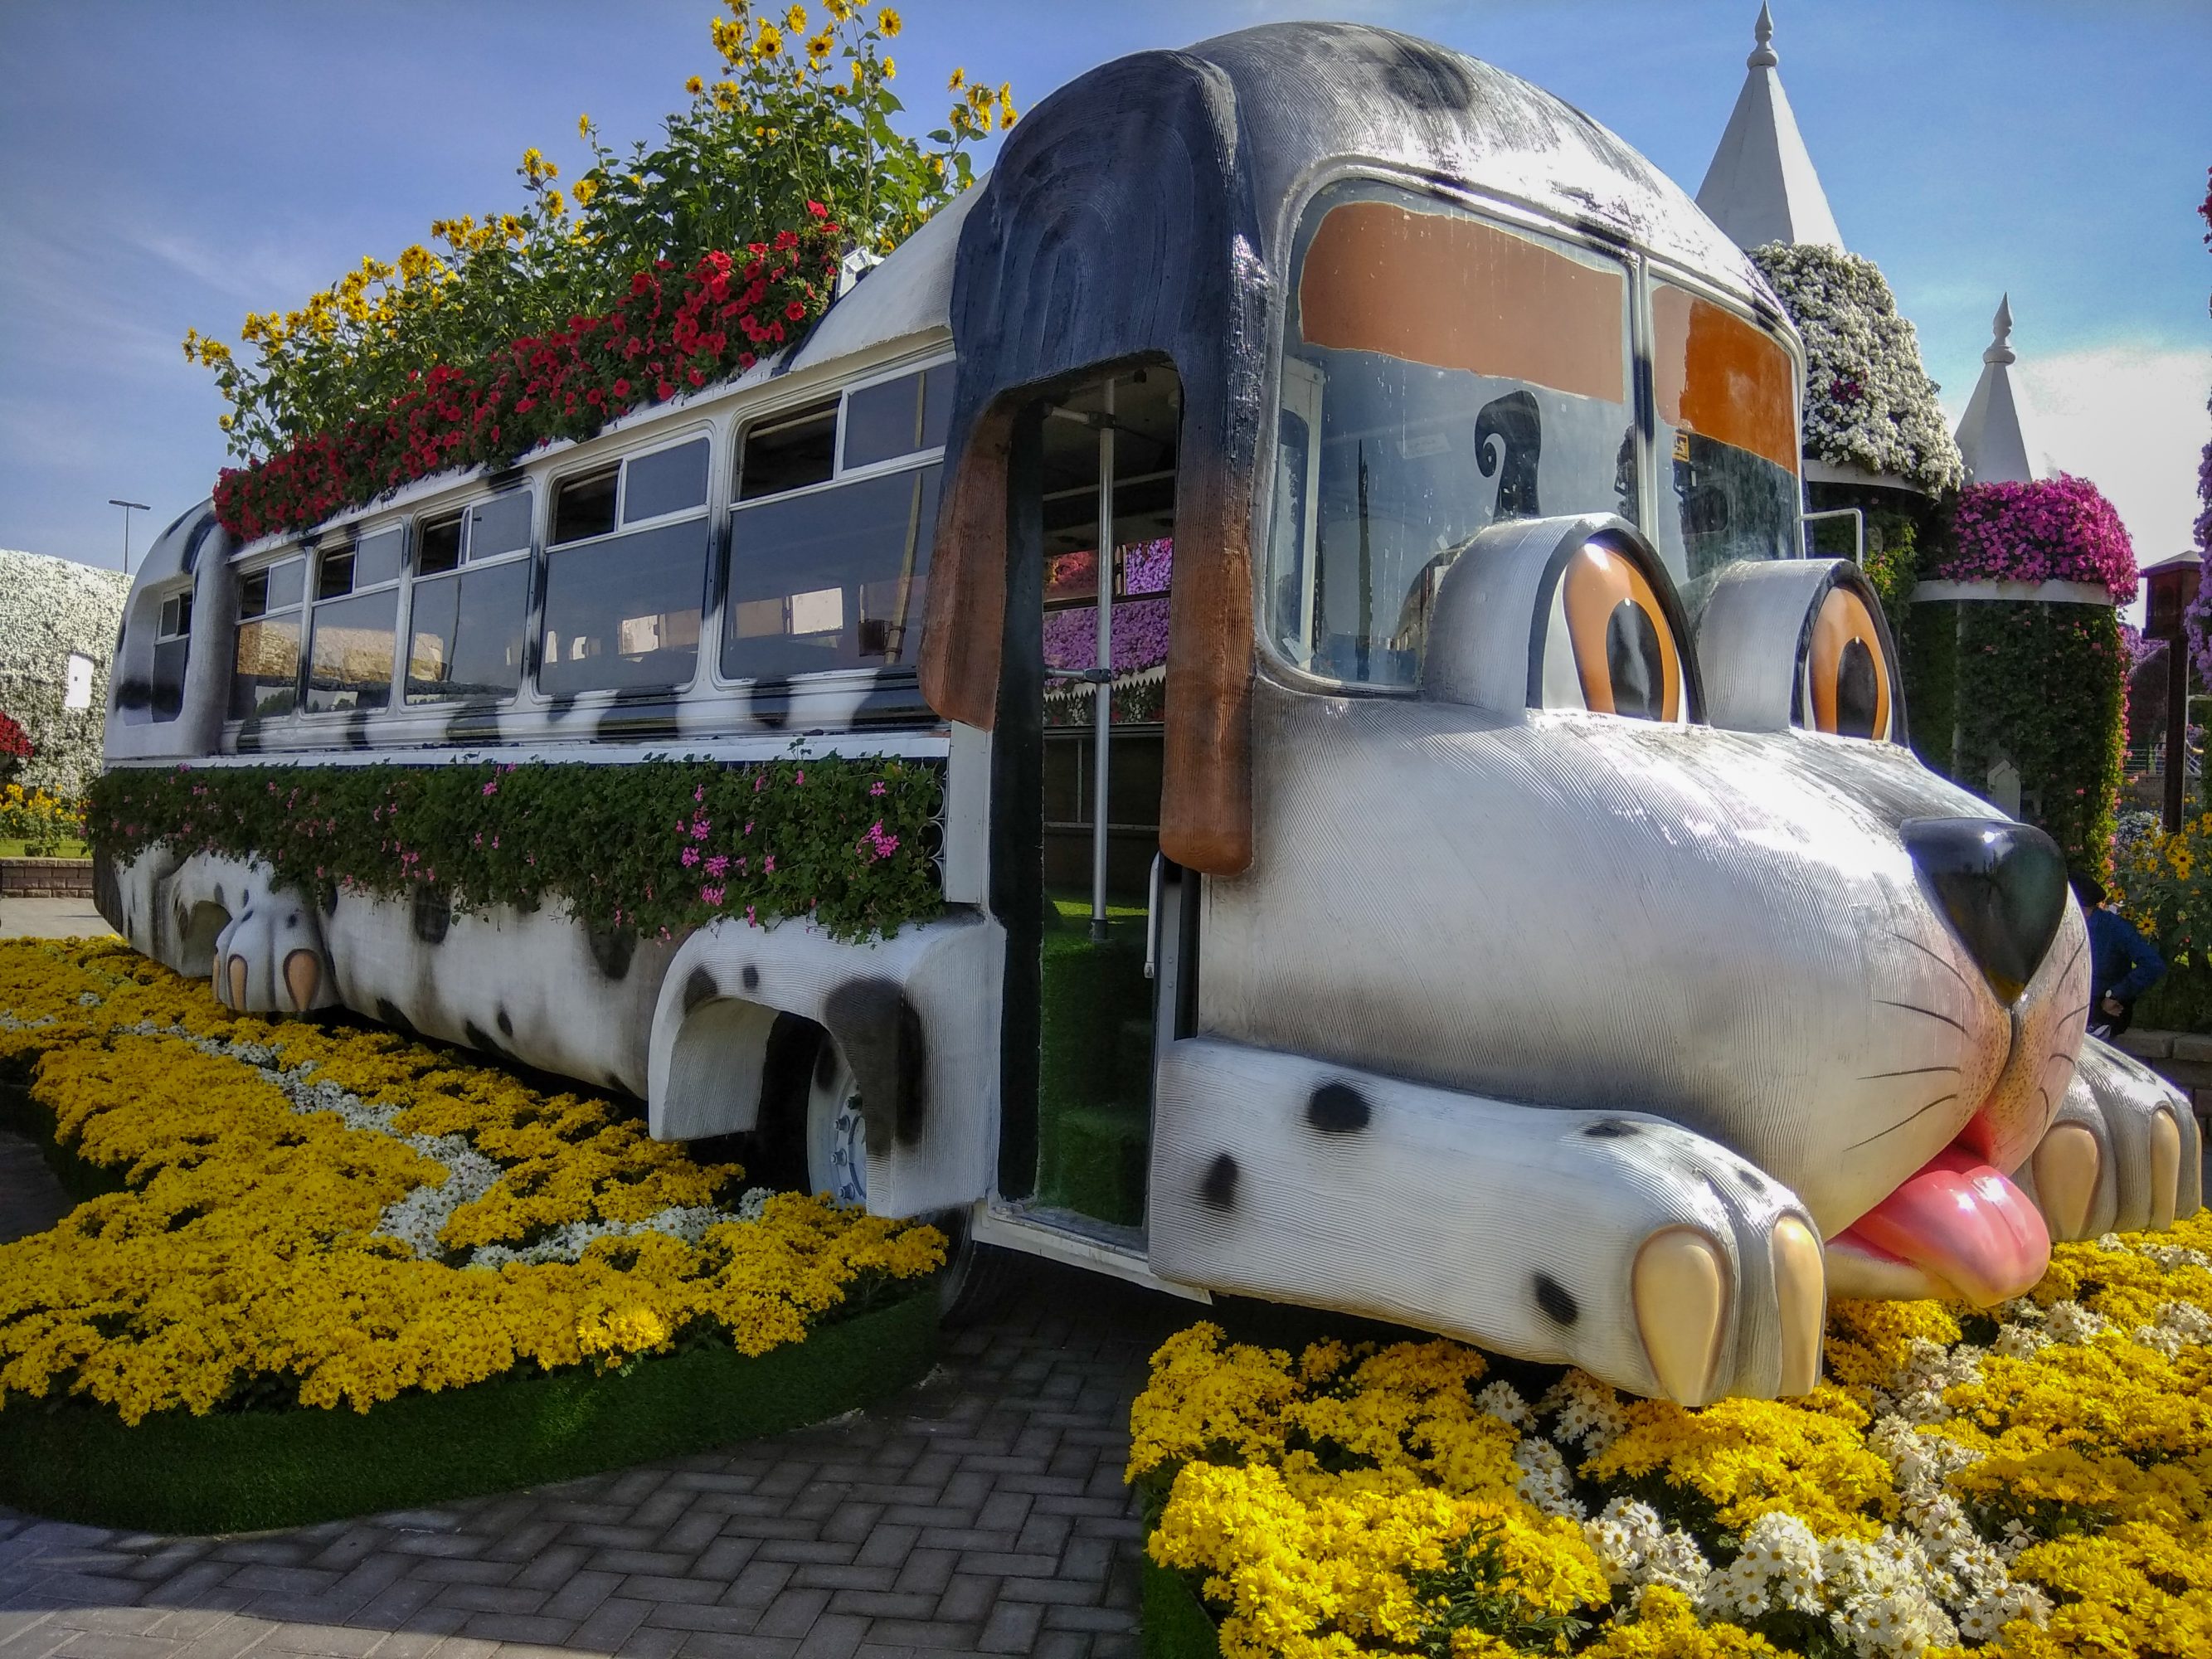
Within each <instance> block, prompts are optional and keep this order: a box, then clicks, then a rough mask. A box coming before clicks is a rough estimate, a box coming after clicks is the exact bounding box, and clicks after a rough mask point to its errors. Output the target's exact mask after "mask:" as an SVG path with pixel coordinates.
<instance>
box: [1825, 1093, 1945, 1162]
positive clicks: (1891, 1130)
mask: <svg viewBox="0 0 2212 1659" xmlns="http://www.w3.org/2000/svg"><path fill="white" fill-rule="evenodd" d="M1958 1097H1959V1095H1958V1091H1956V1090H1954V1091H1952V1092H1950V1093H1949V1094H1948V1095H1938V1096H1936V1098H1935V1099H1933V1100H1931V1101H1929V1103H1927V1104H1926V1105H1925V1106H1923V1107H1922V1108H1921V1109H1919V1110H1918V1111H1917V1112H1915V1113H1913V1114H1912V1115H1911V1116H1910V1117H1904V1118H1899V1120H1898V1121H1896V1122H1894V1123H1893V1124H1891V1125H1890V1126H1889V1127H1887V1129H1877V1130H1876V1131H1875V1133H1872V1134H1870V1135H1869V1136H1868V1137H1867V1138H1866V1139H1864V1140H1854V1141H1853V1142H1851V1144H1850V1146H1846V1147H1844V1151H1845V1152H1857V1150H1858V1149H1859V1148H1860V1147H1862V1146H1870V1145H1872V1144H1873V1143H1874V1142H1875V1141H1877V1140H1880V1139H1881V1138H1882V1137H1883V1136H1884V1135H1893V1134H1895V1133H1897V1132H1898V1131H1899V1129H1902V1128H1903V1127H1905V1125H1906V1124H1908V1123H1911V1122H1914V1121H1917V1120H1918V1119H1920V1118H1923V1117H1925V1116H1927V1115H1928V1114H1929V1113H1930V1112H1932V1111H1934V1110H1935V1109H1936V1108H1937V1107H1938V1106H1941V1105H1942V1104H1943V1103H1946V1102H1947V1101H1953V1100H1956V1099H1957V1098H1958Z"/></svg>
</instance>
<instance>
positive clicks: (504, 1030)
mask: <svg viewBox="0 0 2212 1659" xmlns="http://www.w3.org/2000/svg"><path fill="white" fill-rule="evenodd" d="M495 1024H497V1025H498V1026H499V1030H500V1035H501V1036H513V1035H514V1022H513V1020H511V1019H509V1018H507V1010H506V1009H504V1008H502V1009H501V1010H500V1011H499V1016H498V1018H497V1020H496V1021H495Z"/></svg>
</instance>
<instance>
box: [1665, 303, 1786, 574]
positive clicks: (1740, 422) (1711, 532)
mask: <svg viewBox="0 0 2212 1659" xmlns="http://www.w3.org/2000/svg"><path fill="white" fill-rule="evenodd" d="M1651 380H1652V387H1651V390H1652V402H1653V404H1654V405H1655V409H1654V414H1655V416H1656V421H1657V432H1656V437H1657V441H1658V442H1657V447H1658V459H1659V513H1658V519H1659V522H1658V523H1657V524H1656V526H1652V529H1653V532H1654V533H1653V539H1654V540H1655V541H1656V543H1657V544H1658V547H1659V552H1660V555H1661V556H1662V557H1663V558H1664V559H1665V560H1666V561H1667V563H1668V568H1671V569H1672V570H1673V571H1674V574H1675V576H1676V579H1677V580H1689V581H1694V580H1697V579H1698V578H1699V577H1700V576H1704V575H1706V574H1710V573H1711V572H1712V571H1715V570H1717V569H1718V568H1720V567H1721V566H1723V565H1724V564H1728V563H1731V562H1734V561H1735V560H1739V559H1782V558H1788V557H1790V556H1793V555H1794V554H1796V552H1797V550H1798V544H1797V538H1798V535H1799V531H1798V527H1797V526H1798V518H1797V503H1798V494H1799V492H1798V483H1797V420H1796V414H1797V386H1796V375H1795V374H1793V373H1792V371H1791V368H1790V354H1789V353H1788V352H1786V351H1784V349H1782V346H1781V343H1779V342H1778V341H1777V340H1775V339H1773V338H1772V337H1771V336H1769V335H1766V334H1764V333H1762V332H1760V331H1759V330H1758V329H1756V328H1754V327H1753V326H1752V325H1751V324H1749V323H1747V322H1746V321H1745V320H1744V319H1742V318H1741V317H1739V316H1737V315H1736V314H1735V313H1734V312H1732V311H1729V310H1725V309H1723V307H1720V306H1717V305H1715V304H1714V303H1713V302H1712V301H1710V300H1706V299H1702V298H1700V297H1699V296H1698V295H1694V294H1692V293H1690V292H1689V291H1688V290H1687V289H1680V288H1677V287H1675V286H1674V284H1673V283H1653V284H1652V288H1651Z"/></svg>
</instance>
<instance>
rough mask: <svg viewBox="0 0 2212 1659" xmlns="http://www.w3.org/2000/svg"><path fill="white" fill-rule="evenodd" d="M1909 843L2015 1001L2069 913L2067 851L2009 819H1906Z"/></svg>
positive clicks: (1954, 926) (1943, 903)
mask: <svg viewBox="0 0 2212 1659" xmlns="http://www.w3.org/2000/svg"><path fill="white" fill-rule="evenodd" d="M1899 835H1901V836H1903V837H1904V839H1905V851H1906V852H1908V853H1910V854H1912V861H1913V862H1914V863H1915V864H1917V865H1918V866H1920V873H1921V874H1922V875H1923V876H1924V877H1926V878H1927V879H1928V885H1929V888H1931V889H1932V890H1934V892H1935V895H1936V904H1937V905H1938V907H1940V908H1942V912H1943V919H1944V920H1945V921H1948V922H1949V923H1950V924H1951V931H1952V932H1953V933H1956V934H1957V935H1958V936H1959V941H1960V944H1962V945H1965V946H1966V949H1967V951H1969V952H1971V953H1972V956H1973V958H1974V962H1975V964H1976V965H1977V966H1978V967H1979V968H1980V969H1981V970H1982V977H1983V978H1984V979H1986V980H1988V981H1989V982H1990V989H1991V990H1993V991H1995V992H1996V994H1997V995H1998V996H1999V997H2000V998H2002V1000H2005V1001H2007V1002H2011V1001H2014V1000H2016V999H2017V998H2018V997H2019V995H2020V994H2021V992H2022V991H2024V990H2025V989H2027V982H2028V981H2030V980H2032V979H2033V978H2034V977H2035V970H2036V968H2037V967H2038V966H2039V964H2040V963H2042V961H2043V957H2044V953H2045V951H2049V950H2050V949H2051V940H2052V939H2056V938H2057V937H2058V923H2059V921H2060V920H2061V919H2062V918H2063V916H2064V915H2065V914H2066V855H2065V854H2063V853H2061V852H2060V851H2059V850H2058V843H2057V842H2055V841H2053V840H2051V837H2050V836H2046V835H2045V834H2044V833H2043V831H2042V830H2040V829H2036V828H2035V827H2034V826H2033V825H2032V824H2026V823H2014V822H2012V820H2011V819H2009V818H1907V819H1906V820H1905V822H1904V823H1902V824H1901V825H1899Z"/></svg>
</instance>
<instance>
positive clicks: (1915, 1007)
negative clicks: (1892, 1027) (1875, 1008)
mask: <svg viewBox="0 0 2212 1659" xmlns="http://www.w3.org/2000/svg"><path fill="white" fill-rule="evenodd" d="M1875 1001H1876V1002H1877V1003H1879V1004H1881V1006H1883V1007H1885V1008H1902V1009H1904V1010H1905V1012H1907V1013H1914V1014H1925V1015H1927V1016H1928V1018H1930V1019H1940V1020H1942V1022H1943V1024H1946V1025H1948V1026H1949V1027H1950V1028H1951V1029H1952V1030H1954V1031H1965V1030H1966V1027H1965V1026H1964V1025H1962V1024H1960V1023H1959V1022H1958V1021H1957V1020H1955V1019H1954V1018H1951V1016H1950V1015H1948V1014H1939V1013H1937V1012H1936V1011H1935V1010H1934V1009H1933V1008H1923V1007H1922V1006H1920V1005H1919V1004H1918V1003H1917V1002H1893V1001H1892V1000H1890V999H1889V998H1887V997H1876V998H1875Z"/></svg>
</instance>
